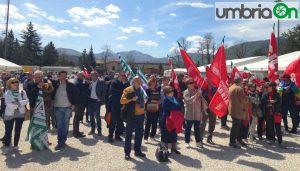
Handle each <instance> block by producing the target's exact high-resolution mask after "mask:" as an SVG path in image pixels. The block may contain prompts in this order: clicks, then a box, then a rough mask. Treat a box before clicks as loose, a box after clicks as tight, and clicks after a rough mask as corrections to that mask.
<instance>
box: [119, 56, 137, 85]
mask: <svg viewBox="0 0 300 171" xmlns="http://www.w3.org/2000/svg"><path fill="white" fill-rule="evenodd" d="M119 59H120V63H121V67H122V70H123V71H124V72H125V75H126V77H127V80H128V81H129V82H130V83H131V81H132V79H133V77H134V76H135V74H134V72H133V71H132V69H131V68H130V66H129V65H128V64H127V62H126V61H125V59H124V58H122V57H121V56H120V55H119Z"/></svg>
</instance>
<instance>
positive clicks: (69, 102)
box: [52, 71, 78, 150]
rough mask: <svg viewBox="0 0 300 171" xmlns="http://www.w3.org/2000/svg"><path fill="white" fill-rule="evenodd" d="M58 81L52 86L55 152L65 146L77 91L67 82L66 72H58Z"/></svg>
mask: <svg viewBox="0 0 300 171" xmlns="http://www.w3.org/2000/svg"><path fill="white" fill-rule="evenodd" d="M58 77H59V80H58V82H57V83H56V84H54V91H53V96H52V97H53V99H54V107H55V117H56V121H57V140H58V144H57V146H56V147H55V150H61V149H63V148H64V147H65V146H66V144H65V143H66V141H67V137H68V132H69V123H70V118H71V113H72V110H74V109H75V105H76V103H77V95H78V90H77V88H76V86H75V85H74V84H72V83H69V82H68V81H67V72H66V71H60V72H59V74H58Z"/></svg>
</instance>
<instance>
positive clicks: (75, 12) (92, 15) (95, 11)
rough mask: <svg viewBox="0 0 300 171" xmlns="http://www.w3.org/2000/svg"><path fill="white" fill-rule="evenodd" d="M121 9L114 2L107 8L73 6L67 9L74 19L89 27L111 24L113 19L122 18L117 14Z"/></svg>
mask: <svg viewBox="0 0 300 171" xmlns="http://www.w3.org/2000/svg"><path fill="white" fill-rule="evenodd" d="M119 11H121V9H120V8H119V7H118V6H115V5H113V4H110V5H108V6H106V7H105V10H102V9H99V8H96V7H92V8H84V7H72V8H71V9H68V10H67V12H68V14H69V16H70V17H71V18H72V19H73V21H75V22H80V23H81V24H83V25H85V26H88V27H97V26H104V25H110V24H111V23H112V20H114V19H119V18H120V16H119V15H118V14H117V13H118V12H119Z"/></svg>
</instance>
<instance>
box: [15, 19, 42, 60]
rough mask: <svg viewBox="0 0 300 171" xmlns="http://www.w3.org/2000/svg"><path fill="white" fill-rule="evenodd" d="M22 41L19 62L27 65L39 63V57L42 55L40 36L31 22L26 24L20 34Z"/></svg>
mask: <svg viewBox="0 0 300 171" xmlns="http://www.w3.org/2000/svg"><path fill="white" fill-rule="evenodd" d="M21 38H22V40H21V43H22V51H23V52H22V54H23V56H22V60H21V61H20V63H22V64H29V65H40V64H41V60H40V57H41V55H42V48H41V45H42V43H41V38H40V36H39V35H38V33H37V30H35V29H34V25H33V24H32V22H29V24H28V25H27V26H26V29H25V30H23V31H22V34H21Z"/></svg>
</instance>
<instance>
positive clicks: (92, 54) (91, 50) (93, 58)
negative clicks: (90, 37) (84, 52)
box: [88, 45, 96, 68]
mask: <svg viewBox="0 0 300 171" xmlns="http://www.w3.org/2000/svg"><path fill="white" fill-rule="evenodd" d="M88 57H89V61H90V62H91V65H90V66H91V67H93V68H95V67H96V59H95V55H94V52H93V46H92V45H91V48H90V51H89V55H88Z"/></svg>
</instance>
